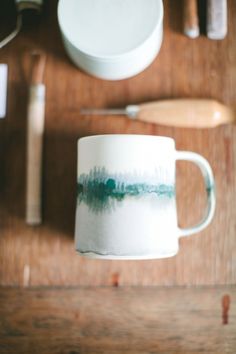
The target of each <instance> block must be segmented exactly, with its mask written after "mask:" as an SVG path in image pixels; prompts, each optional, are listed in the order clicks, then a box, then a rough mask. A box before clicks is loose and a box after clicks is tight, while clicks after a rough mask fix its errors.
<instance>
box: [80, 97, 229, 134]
mask: <svg viewBox="0 0 236 354" xmlns="http://www.w3.org/2000/svg"><path fill="white" fill-rule="evenodd" d="M80 113H81V114H95V115H114V114H115V115H126V116H128V117H129V118H131V119H137V120H140V121H143V122H148V123H156V124H161V125H167V126H173V127H183V128H214V127H216V126H218V125H221V124H227V123H232V122H233V121H234V112H233V110H231V109H230V108H228V107H226V106H225V105H223V104H222V103H219V102H217V101H215V100H213V99H191V98H186V99H170V100H163V101H156V102H151V103H143V104H140V105H129V106H127V107H126V108H124V109H81V110H80Z"/></svg>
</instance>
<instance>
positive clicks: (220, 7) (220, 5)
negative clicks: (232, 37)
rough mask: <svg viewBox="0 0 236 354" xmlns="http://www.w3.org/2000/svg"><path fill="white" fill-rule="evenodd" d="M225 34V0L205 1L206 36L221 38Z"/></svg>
mask: <svg viewBox="0 0 236 354" xmlns="http://www.w3.org/2000/svg"><path fill="white" fill-rule="evenodd" d="M226 34H227V0H208V1H207V37H208V38H210V39H223V38H225V36H226Z"/></svg>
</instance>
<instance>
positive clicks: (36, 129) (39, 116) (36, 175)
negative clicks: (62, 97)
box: [26, 84, 45, 225]
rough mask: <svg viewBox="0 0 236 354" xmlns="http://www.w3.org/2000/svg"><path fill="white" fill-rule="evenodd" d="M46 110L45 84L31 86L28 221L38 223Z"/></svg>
mask: <svg viewBox="0 0 236 354" xmlns="http://www.w3.org/2000/svg"><path fill="white" fill-rule="evenodd" d="M44 111H45V86H44V85H43V84H37V85H32V86H31V87H30V96H29V105H28V117H27V118H28V128H27V129H28V131H27V187H26V222H27V224H29V225H37V224H40V223H41V222H42V216H41V176H42V148H43V131H44Z"/></svg>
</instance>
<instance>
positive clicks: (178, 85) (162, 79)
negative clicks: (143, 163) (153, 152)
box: [0, 0, 236, 285]
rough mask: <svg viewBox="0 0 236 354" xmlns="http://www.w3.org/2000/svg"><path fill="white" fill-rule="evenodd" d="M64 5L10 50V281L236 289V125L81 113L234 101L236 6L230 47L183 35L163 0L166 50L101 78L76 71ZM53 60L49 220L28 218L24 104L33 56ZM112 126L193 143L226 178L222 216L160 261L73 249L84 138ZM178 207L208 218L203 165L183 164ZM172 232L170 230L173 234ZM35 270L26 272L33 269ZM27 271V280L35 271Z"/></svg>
mask: <svg viewBox="0 0 236 354" xmlns="http://www.w3.org/2000/svg"><path fill="white" fill-rule="evenodd" d="M56 4H57V1H56V0H52V1H51V0H50V1H47V2H45V5H46V6H45V10H44V14H43V16H42V18H41V22H39V23H35V24H33V25H31V27H29V26H28V27H27V26H25V27H24V29H23V31H22V33H21V34H20V35H19V36H18V37H17V38H16V39H15V40H14V41H13V42H12V43H11V44H9V45H8V46H6V47H5V48H3V49H2V50H1V53H0V60H1V62H6V63H8V65H9V90H8V113H7V117H6V119H5V120H2V121H1V122H0V123H1V124H0V165H1V167H0V284H2V285H23V284H24V285H26V284H28V285H112V283H113V279H114V274H118V275H119V284H120V285H178V284H188V285H194V284H235V282H236V263H235V259H236V205H235V193H236V190H235V186H236V161H235V158H236V155H235V152H236V130H235V129H236V128H235V127H234V126H222V127H218V128H216V129H212V130H207V129H204V130H194V129H180V128H179V129H177V128H171V127H162V126H157V125H154V124H145V123H142V122H132V121H130V120H127V119H126V118H125V117H119V118H118V117H100V118H98V117H92V116H88V117H82V116H80V115H79V109H80V108H81V107H91V106H93V107H98V108H99V107H101V108H102V107H123V106H126V105H127V104H132V103H133V104H136V103H137V104H138V103H142V102H148V101H151V100H157V99H164V98H176V97H183V98H185V97H200V98H214V99H216V100H219V101H221V102H223V103H224V104H226V105H230V106H233V105H235V97H236V46H235V33H236V21H235V18H236V2H235V1H233V0H230V1H229V33H228V36H227V37H226V38H225V39H224V40H223V41H220V42H217V41H210V40H208V39H207V38H206V37H205V36H201V37H199V38H198V39H197V40H190V39H188V38H186V37H185V36H184V35H183V34H182V33H181V31H182V18H181V10H180V7H179V4H178V2H173V1H171V0H165V1H164V5H165V34H164V42H163V46H162V49H161V52H160V54H159V56H158V57H157V59H156V60H155V61H154V63H153V64H152V65H151V66H150V67H149V68H148V69H147V70H145V71H144V72H143V73H141V74H140V75H138V76H136V77H134V78H132V79H129V80H124V81H120V82H108V81H102V80H98V79H95V78H93V77H90V76H88V75H87V74H85V73H82V72H81V71H80V70H78V69H77V68H76V67H75V66H74V65H73V64H72V63H71V62H70V60H69V59H68V58H67V56H66V54H65V51H64V49H63V45H62V41H61V38H60V33H59V30H58V25H57V19H56ZM13 5H14V4H13V2H11V1H8V0H3V1H2V5H1V6H2V7H1V13H0V34H1V35H3V34H4V33H6V31H7V29H8V28H9V26H10V25H11V24H12V22H13V17H12V16H11V14H12V13H13V12H14V11H13V8H14V6H13ZM34 49H37V50H43V51H44V52H45V53H46V55H47V64H46V73H45V83H46V87H47V101H46V121H45V139H44V164H43V171H44V175H43V220H44V224H43V225H42V226H40V227H38V228H35V229H32V228H30V227H28V226H26V225H25V221H24V210H25V180H26V174H25V167H26V166H25V161H26V106H27V94H28V91H27V87H28V86H27V85H28V80H29V78H28V77H29V70H30V68H29V62H28V59H27V58H28V57H29V55H28V53H29V52H31V51H32V50H34ZM105 133H130V134H133V133H138V134H154V135H167V136H171V137H173V138H174V139H175V140H176V146H177V149H179V150H190V151H191V150H192V151H195V152H197V153H200V154H202V155H203V156H205V157H206V158H207V159H208V160H209V162H210V164H211V165H212V168H213V171H214V174H215V178H216V183H217V211H216V215H215V218H214V221H213V223H212V224H211V226H209V227H208V228H207V229H206V230H205V231H204V232H202V233H201V234H199V235H194V236H191V237H189V238H186V239H181V240H180V251H179V254H178V255H177V256H176V257H174V258H170V259H166V260H156V261H142V262H138V261H129V262H128V261H126V262H120V261H96V260H86V259H83V258H80V257H79V256H78V255H77V254H76V253H75V251H74V242H73V234H74V215H75V190H76V141H77V139H78V138H79V137H80V136H84V135H91V134H105ZM177 194H178V214H179V223H180V226H181V227H187V226H190V225H192V224H194V223H195V222H197V221H198V220H199V219H200V218H201V216H202V215H201V210H203V209H204V206H205V203H206V197H205V196H204V188H203V182H202V180H201V176H200V172H198V170H197V168H196V167H195V166H192V165H191V164H188V163H185V162H178V164H177ZM163 236H165V235H163ZM26 269H27V272H26V271H25V270H26ZM26 273H27V281H25V278H26V277H25V274H26Z"/></svg>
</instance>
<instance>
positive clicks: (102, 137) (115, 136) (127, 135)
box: [77, 134, 175, 146]
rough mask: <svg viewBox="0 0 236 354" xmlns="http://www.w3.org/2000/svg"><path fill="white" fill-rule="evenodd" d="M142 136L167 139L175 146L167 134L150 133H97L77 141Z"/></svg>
mask: <svg viewBox="0 0 236 354" xmlns="http://www.w3.org/2000/svg"><path fill="white" fill-rule="evenodd" d="M112 137H113V138H124V137H127V138H133V137H135V138H143V139H151V140H152V139H155V140H159V141H166V142H167V141H169V142H170V143H172V144H173V143H174V146H175V140H174V139H173V138H171V137H169V136H162V135H150V134H98V135H89V136H83V137H81V138H78V139H77V143H78V144H79V143H80V142H85V141H86V140H100V139H104V138H112Z"/></svg>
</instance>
